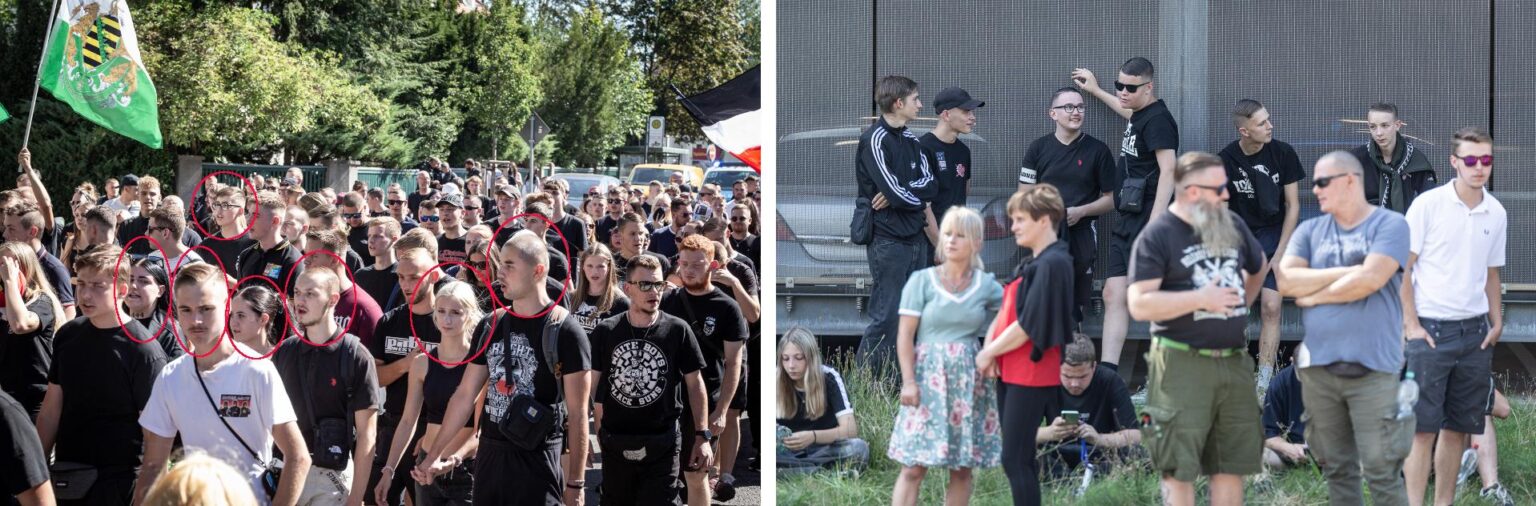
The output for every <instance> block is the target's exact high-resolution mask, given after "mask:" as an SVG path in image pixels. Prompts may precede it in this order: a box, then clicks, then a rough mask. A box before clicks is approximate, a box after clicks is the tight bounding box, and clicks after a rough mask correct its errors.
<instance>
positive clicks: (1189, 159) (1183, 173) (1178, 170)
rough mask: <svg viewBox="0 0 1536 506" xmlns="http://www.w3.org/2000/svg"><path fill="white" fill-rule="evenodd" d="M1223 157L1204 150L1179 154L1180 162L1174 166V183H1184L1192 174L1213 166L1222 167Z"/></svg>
mask: <svg viewBox="0 0 1536 506" xmlns="http://www.w3.org/2000/svg"><path fill="white" fill-rule="evenodd" d="M1222 166H1223V165H1222V162H1221V158H1217V157H1216V155H1213V154H1210V153H1206V152H1204V151H1190V152H1188V153H1184V154H1183V155H1180V156H1179V163H1178V165H1177V166H1175V167H1174V168H1173V182H1174V184H1178V183H1183V182H1184V181H1185V180H1187V179H1189V177H1190V176H1192V175H1194V174H1195V173H1197V172H1200V171H1202V170H1205V169H1209V168H1211V167H1217V168H1220V167H1222Z"/></svg>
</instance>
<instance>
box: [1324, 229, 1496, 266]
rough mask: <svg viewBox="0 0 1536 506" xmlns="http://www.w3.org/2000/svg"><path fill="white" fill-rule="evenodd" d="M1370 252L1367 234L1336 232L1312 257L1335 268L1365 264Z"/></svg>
mask: <svg viewBox="0 0 1536 506" xmlns="http://www.w3.org/2000/svg"><path fill="white" fill-rule="evenodd" d="M1485 233H1486V231H1485ZM1370 251H1371V244H1370V242H1368V241H1367V240H1366V237H1365V234H1359V233H1355V234H1348V235H1343V234H1339V233H1337V232H1335V233H1334V235H1333V238H1332V240H1323V241H1318V245H1317V251H1316V252H1315V253H1313V254H1312V255H1313V257H1314V258H1318V259H1320V260H1332V261H1333V266H1334V267H1341V266H1346V265H1361V264H1364V263H1365V257H1366V255H1368V254H1369V253H1370Z"/></svg>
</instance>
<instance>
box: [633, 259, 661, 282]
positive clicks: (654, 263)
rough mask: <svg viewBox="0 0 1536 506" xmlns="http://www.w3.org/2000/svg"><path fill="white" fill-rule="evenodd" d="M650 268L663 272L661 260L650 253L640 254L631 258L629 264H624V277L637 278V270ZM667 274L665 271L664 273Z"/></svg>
mask: <svg viewBox="0 0 1536 506" xmlns="http://www.w3.org/2000/svg"><path fill="white" fill-rule="evenodd" d="M640 269H650V270H653V271H656V272H661V261H659V260H656V258H655V257H652V256H650V255H640V256H637V257H635V258H631V259H629V265H626V266H624V279H635V271H638V270H640ZM663 274H665V273H663Z"/></svg>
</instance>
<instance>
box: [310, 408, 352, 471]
mask: <svg viewBox="0 0 1536 506" xmlns="http://www.w3.org/2000/svg"><path fill="white" fill-rule="evenodd" d="M351 448H352V426H350V425H347V421H346V420H343V419H340V418H321V419H319V420H317V421H315V447H314V448H310V449H309V451H310V454H311V455H313V456H314V459H315V460H314V465H316V466H320V467H323V468H326V469H331V470H335V471H342V470H345V469H346V468H347V461H348V460H350V459H351V456H350V454H349V450H350V449H351Z"/></svg>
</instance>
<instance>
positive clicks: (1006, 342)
mask: <svg viewBox="0 0 1536 506" xmlns="http://www.w3.org/2000/svg"><path fill="white" fill-rule="evenodd" d="M1027 341H1029V334H1027V333H1025V332H1024V327H1020V326H1019V323H1018V322H1014V323H1011V324H1009V325H1008V327H1007V328H1004V329H1003V333H1002V334H1001V335H999V336H997V339H993V340H992V342H989V343H987V345H986V346H984V347H982V351H984V352H986V353H987V354H989V355H992V356H993V357H1000V356H1002V355H1004V354H1006V353H1008V352H1010V351H1013V350H1015V349H1018V347H1020V346H1024V343H1025V342H1027Z"/></svg>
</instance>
